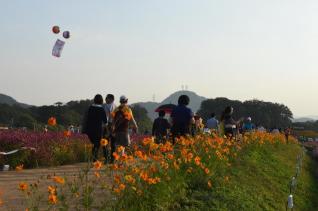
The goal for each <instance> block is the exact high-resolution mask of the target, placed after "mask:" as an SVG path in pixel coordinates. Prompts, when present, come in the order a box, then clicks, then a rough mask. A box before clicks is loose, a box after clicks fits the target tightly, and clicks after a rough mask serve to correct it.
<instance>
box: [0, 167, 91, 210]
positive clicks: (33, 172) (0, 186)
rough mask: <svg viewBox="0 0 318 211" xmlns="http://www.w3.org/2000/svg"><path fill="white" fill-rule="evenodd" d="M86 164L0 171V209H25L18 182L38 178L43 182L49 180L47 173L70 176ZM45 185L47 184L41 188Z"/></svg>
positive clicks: (29, 182)
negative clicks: (0, 202) (0, 203)
mask: <svg viewBox="0 0 318 211" xmlns="http://www.w3.org/2000/svg"><path fill="white" fill-rule="evenodd" d="M86 165H87V164H86V163H79V164H74V165H65V166H59V167H51V168H39V169H27V170H23V171H20V172H17V171H0V194H1V196H0V199H1V200H2V202H3V204H2V205H1V206H0V210H14V211H24V210H25V208H26V204H25V202H24V200H23V199H24V196H23V193H21V191H20V190H19V184H20V182H26V183H27V184H32V183H34V182H36V181H37V180H38V179H41V181H43V182H45V181H47V182H49V181H48V179H47V176H48V175H51V176H52V175H56V176H66V177H72V176H74V175H76V174H77V173H78V172H79V170H80V169H82V168H83V167H85V166H86ZM46 187H47V186H45V187H42V188H46Z"/></svg>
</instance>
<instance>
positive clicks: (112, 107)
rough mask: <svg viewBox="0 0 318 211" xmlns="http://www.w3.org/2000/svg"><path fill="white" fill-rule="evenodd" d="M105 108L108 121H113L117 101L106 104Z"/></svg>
mask: <svg viewBox="0 0 318 211" xmlns="http://www.w3.org/2000/svg"><path fill="white" fill-rule="evenodd" d="M103 108H104V110H105V112H106V117H107V122H112V121H113V118H112V115H111V113H112V112H113V111H114V110H115V109H116V105H115V103H110V104H104V105H103Z"/></svg>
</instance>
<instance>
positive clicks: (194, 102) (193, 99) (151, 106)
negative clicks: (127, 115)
mask: <svg viewBox="0 0 318 211" xmlns="http://www.w3.org/2000/svg"><path fill="white" fill-rule="evenodd" d="M180 95H188V96H189V98H190V104H189V107H190V108H191V109H192V111H193V112H196V111H197V110H199V109H200V106H201V102H202V101H204V100H206V99H207V98H205V97H202V96H199V95H197V94H196V93H195V92H192V91H177V92H175V93H173V94H171V95H170V96H169V97H167V98H166V99H164V100H163V101H162V102H160V103H156V102H140V103H135V104H138V105H140V106H142V107H144V108H145V109H146V110H147V111H148V116H149V117H150V118H151V119H152V120H154V119H155V118H156V117H157V116H158V114H157V113H156V112H155V110H156V108H158V107H159V106H160V105H163V104H169V103H172V104H176V105H177V104H178V98H179V97H180ZM133 105H134V104H133Z"/></svg>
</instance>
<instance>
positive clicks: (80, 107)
mask: <svg viewBox="0 0 318 211" xmlns="http://www.w3.org/2000/svg"><path fill="white" fill-rule="evenodd" d="M91 104H92V101H91V100H80V101H70V102H68V103H66V104H63V103H60V102H57V103H55V104H54V105H49V106H31V107H28V108H23V107H21V106H19V105H7V104H0V126H6V127H11V128H22V127H25V128H28V129H32V130H33V129H36V130H41V129H43V128H44V125H46V124H47V120H48V119H49V118H50V117H52V116H53V117H55V118H56V119H57V122H58V127H60V128H61V129H66V128H67V127H68V126H70V125H73V126H80V125H81V124H82V119H83V116H84V114H85V112H86V111H87V109H88V107H89V106H90V105H91ZM132 111H133V113H134V117H135V119H136V121H137V122H138V126H139V130H140V132H141V133H144V132H145V131H150V130H151V126H152V122H151V119H150V118H149V117H148V116H147V110H146V109H145V108H143V107H141V106H139V105H135V106H132Z"/></svg>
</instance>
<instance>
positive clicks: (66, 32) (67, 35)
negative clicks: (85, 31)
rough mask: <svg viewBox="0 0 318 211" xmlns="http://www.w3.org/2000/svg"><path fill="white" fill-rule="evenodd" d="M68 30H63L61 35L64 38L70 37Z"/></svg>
mask: <svg viewBox="0 0 318 211" xmlns="http://www.w3.org/2000/svg"><path fill="white" fill-rule="evenodd" d="M70 36H71V35H70V32H69V31H65V32H63V37H64V38H65V39H68V38H70Z"/></svg>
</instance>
